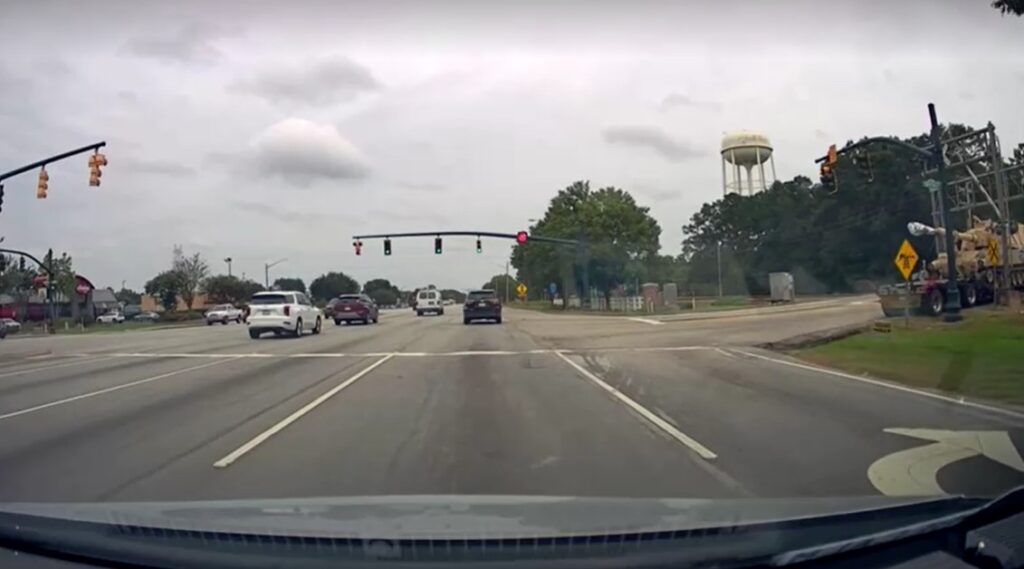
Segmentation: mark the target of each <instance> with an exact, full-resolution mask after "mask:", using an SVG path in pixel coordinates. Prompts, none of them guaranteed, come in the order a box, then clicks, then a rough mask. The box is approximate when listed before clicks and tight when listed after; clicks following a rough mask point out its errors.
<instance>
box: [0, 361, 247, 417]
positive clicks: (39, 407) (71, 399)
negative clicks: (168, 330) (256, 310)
mask: <svg viewBox="0 0 1024 569" xmlns="http://www.w3.org/2000/svg"><path fill="white" fill-rule="evenodd" d="M228 361H231V360H230V359H222V360H217V361H215V362H209V363H205V364H199V365H197V366H192V367H187V368H185V369H179V370H175V371H171V372H167V373H162V374H160V375H154V376H152V377H147V378H143V379H138V380H135V381H131V382H128V383H122V384H120V385H114V386H112V387H107V388H104V389H100V390H97V391H90V392H88V393H83V394H81V395H75V396H74V397H67V398H65V399H58V400H57V401H51V402H49V403H43V404H42V405H36V406H34V407H28V408H27V409H21V410H18V411H12V412H10V413H5V414H3V415H0V421H2V420H4V419H10V418H12V417H17V416H19V415H27V414H29V413H35V412H36V411H42V410H43V409H49V408H50V407H56V406H58V405H64V404H66V403H72V402H75V401H80V400H82V399H88V398H90V397H96V396H97V395H104V394H106V393H111V392H114V391H118V390H121V389H127V388H129V387H135V386H136V385H142V384H144V383H150V382H152V381H157V380H159V379H166V378H168V377H173V376H175V375H181V374H183V373H188V372H190V371H196V370H200V369H203V368H208V367H213V366H215V365H220V364H222V363H224V362H228Z"/></svg>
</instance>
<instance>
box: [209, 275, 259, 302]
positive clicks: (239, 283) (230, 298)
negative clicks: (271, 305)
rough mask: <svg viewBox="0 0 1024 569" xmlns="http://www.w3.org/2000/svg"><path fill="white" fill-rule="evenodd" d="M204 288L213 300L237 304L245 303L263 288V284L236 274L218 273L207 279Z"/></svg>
mask: <svg viewBox="0 0 1024 569" xmlns="http://www.w3.org/2000/svg"><path fill="white" fill-rule="evenodd" d="M203 289H204V290H205V291H206V294H207V295H208V297H209V299H210V300H211V301H212V302H215V303H217V304H234V305H236V306H237V305H241V304H245V303H246V302H248V300H249V299H250V298H251V297H252V295H253V294H255V293H257V292H259V291H261V290H263V285H261V284H259V283H257V282H255V281H251V280H248V279H246V280H242V279H240V278H238V277H236V276H228V275H216V276H212V277H210V278H208V279H206V282H205V283H204V284H203Z"/></svg>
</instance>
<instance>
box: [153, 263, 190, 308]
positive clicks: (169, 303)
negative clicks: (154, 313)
mask: <svg viewBox="0 0 1024 569" xmlns="http://www.w3.org/2000/svg"><path fill="white" fill-rule="evenodd" d="M180 283H181V277H180V276H179V275H177V274H176V273H175V272H174V271H173V270H170V271H164V272H162V273H160V274H158V275H157V276H155V277H153V278H152V279H150V280H149V282H147V283H146V286H145V290H146V294H148V295H150V296H153V297H155V298H156V299H157V300H158V301H159V302H160V305H161V306H163V307H164V310H166V311H168V312H170V311H172V310H174V309H175V308H176V307H177V306H178V287H179V286H180Z"/></svg>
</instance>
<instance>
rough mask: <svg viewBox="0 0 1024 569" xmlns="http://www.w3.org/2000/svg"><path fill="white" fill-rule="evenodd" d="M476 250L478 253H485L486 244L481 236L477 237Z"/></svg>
mask: <svg viewBox="0 0 1024 569" xmlns="http://www.w3.org/2000/svg"><path fill="white" fill-rule="evenodd" d="M476 252H477V253H483V252H484V244H483V243H482V242H480V238H479V237H477V238H476Z"/></svg>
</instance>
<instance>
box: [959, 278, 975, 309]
mask: <svg viewBox="0 0 1024 569" xmlns="http://www.w3.org/2000/svg"><path fill="white" fill-rule="evenodd" d="M960 296H961V297H962V298H963V304H964V308H971V307H972V306H974V305H976V304H978V287H976V286H974V283H967V284H965V285H964V286H963V288H962V289H961V290H960Z"/></svg>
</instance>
